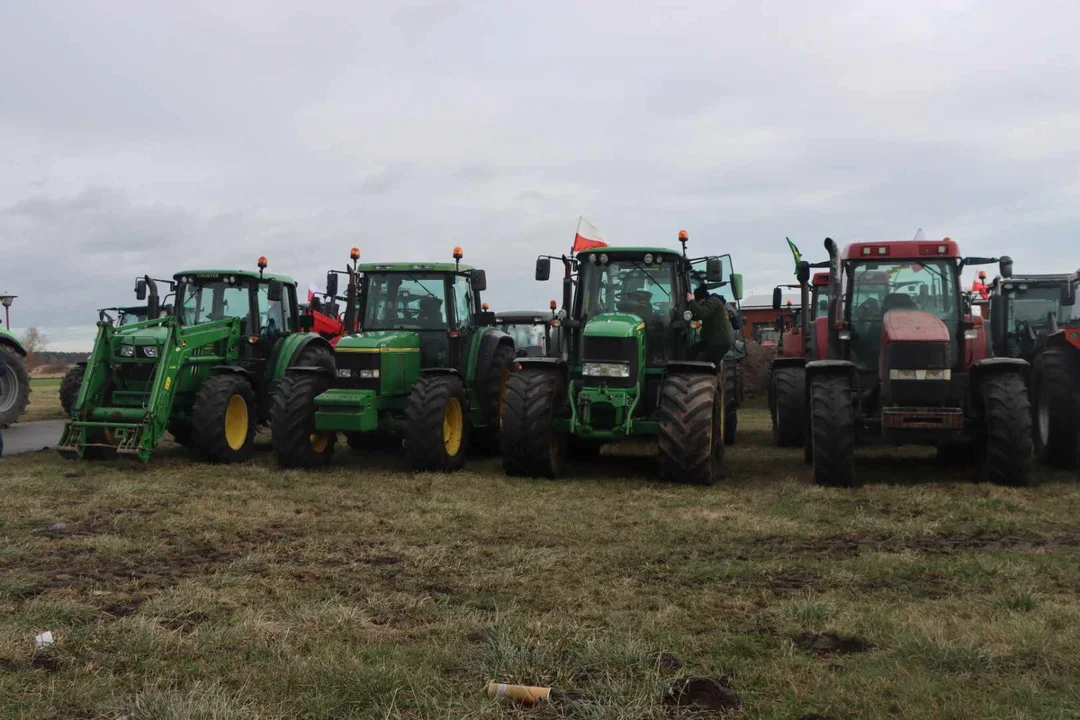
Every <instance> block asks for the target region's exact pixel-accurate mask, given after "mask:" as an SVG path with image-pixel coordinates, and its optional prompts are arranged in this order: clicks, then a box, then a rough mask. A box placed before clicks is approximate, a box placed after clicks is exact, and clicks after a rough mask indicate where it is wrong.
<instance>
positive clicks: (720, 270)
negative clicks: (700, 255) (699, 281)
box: [705, 258, 724, 283]
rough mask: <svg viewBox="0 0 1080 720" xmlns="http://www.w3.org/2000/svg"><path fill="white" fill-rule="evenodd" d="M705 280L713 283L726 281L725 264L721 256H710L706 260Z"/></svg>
mask: <svg viewBox="0 0 1080 720" xmlns="http://www.w3.org/2000/svg"><path fill="white" fill-rule="evenodd" d="M705 280H706V281H707V282H711V283H714V282H723V281H724V264H723V263H722V262H720V258H709V259H708V260H706V261H705Z"/></svg>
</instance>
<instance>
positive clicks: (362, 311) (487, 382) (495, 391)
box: [271, 248, 515, 471]
mask: <svg viewBox="0 0 1080 720" xmlns="http://www.w3.org/2000/svg"><path fill="white" fill-rule="evenodd" d="M453 257H454V262H453V263H376V264H358V263H357V259H358V258H359V251H358V250H355V249H354V250H353V253H352V260H353V264H352V266H351V267H349V268H347V270H346V272H345V273H338V272H331V273H330V275H329V276H328V277H327V293H328V294H330V295H332V296H336V295H337V290H338V287H337V286H338V275H340V274H344V275H346V277H347V283H348V285H347V288H346V295H345V298H344V301H345V321H344V323H345V327H347V328H359V330H358V331H357V332H354V333H350V334H347V335H345V336H343V337H342V338H341V340H340V341H339V342H338V344H337V347H336V349H335V361H336V372H329V371H327V370H326V369H325V368H322V367H299V368H291V369H290V370H289V373H288V374H287V375H286V377H285V379H284V380H283V381H282V383H281V387H280V389H279V391H278V395H277V397H276V399H275V403H274V417H273V422H272V426H271V430H272V432H271V437H272V442H273V446H274V453H275V454H276V456H277V459H278V462H279V463H280V464H281V465H283V466H285V467H315V466H326V465H327V464H328V463H329V462H330V459H331V457H332V455H333V452H334V445H335V443H336V441H337V436H338V433H344V435H345V437H346V439H347V440H348V443H349V447H351V448H352V449H354V450H363V449H367V448H371V447H374V446H381V447H387V446H393V445H394V444H395V443H397V444H399V445H400V439H399V438H404V446H405V450H406V454H407V457H408V460H409V464H410V466H411V467H412V469H413V470H417V471H424V470H430V471H453V470H458V469H460V468H461V467H462V466H463V465H464V464H465V457H466V453H467V451H468V448H469V445H470V435H472V434H474V433H475V434H476V435H478V436H479V437H477V438H476V440H478V441H479V442H480V444H482V445H484V446H486V447H497V444H498V431H499V407H500V405H501V401H502V397H503V393H504V391H505V388H506V383H507V380H508V378H509V377H510V373H511V372H512V370H513V367H514V356H515V353H514V343H513V340H511V338H510V337H509V336H507V335H506V334H505V333H503V332H500V331H499V330H497V329H496V328H495V314H494V313H491V312H488V311H486V310H484V309H483V307H482V304H481V302H480V293H481V292H483V291H484V290H486V289H487V277H486V275H485V273H484V271H483V270H479V269H476V268H472V267H469V266H468V265H462V264H461V259H462V252H461V248H455V249H454V255H453Z"/></svg>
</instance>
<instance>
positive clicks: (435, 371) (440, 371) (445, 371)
mask: <svg viewBox="0 0 1080 720" xmlns="http://www.w3.org/2000/svg"><path fill="white" fill-rule="evenodd" d="M433 375H453V376H454V377H459V378H461V379H462V381H464V380H465V378H463V377H462V376H461V373H460V372H458V370H457V368H441V367H436V368H420V376H421V377H431V376H433Z"/></svg>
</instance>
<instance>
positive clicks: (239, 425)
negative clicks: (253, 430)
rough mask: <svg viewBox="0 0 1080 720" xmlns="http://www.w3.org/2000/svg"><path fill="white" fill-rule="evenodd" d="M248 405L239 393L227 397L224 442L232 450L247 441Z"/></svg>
mask: <svg viewBox="0 0 1080 720" xmlns="http://www.w3.org/2000/svg"><path fill="white" fill-rule="evenodd" d="M248 423H249V419H248V406H247V402H246V401H245V400H244V398H243V397H241V396H240V395H233V396H232V397H231V398H229V404H228V405H226V406H225V442H226V443H228V445H229V447H230V448H232V449H233V450H239V449H240V448H242V447H244V443H246V442H247V434H248Z"/></svg>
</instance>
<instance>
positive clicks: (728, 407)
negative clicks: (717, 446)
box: [724, 360, 742, 445]
mask: <svg viewBox="0 0 1080 720" xmlns="http://www.w3.org/2000/svg"><path fill="white" fill-rule="evenodd" d="M741 364H742V363H740V362H738V361H737V360H729V361H725V362H724V444H725V445H734V444H735V431H736V430H737V429H738V427H739V366H740V365H741Z"/></svg>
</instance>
